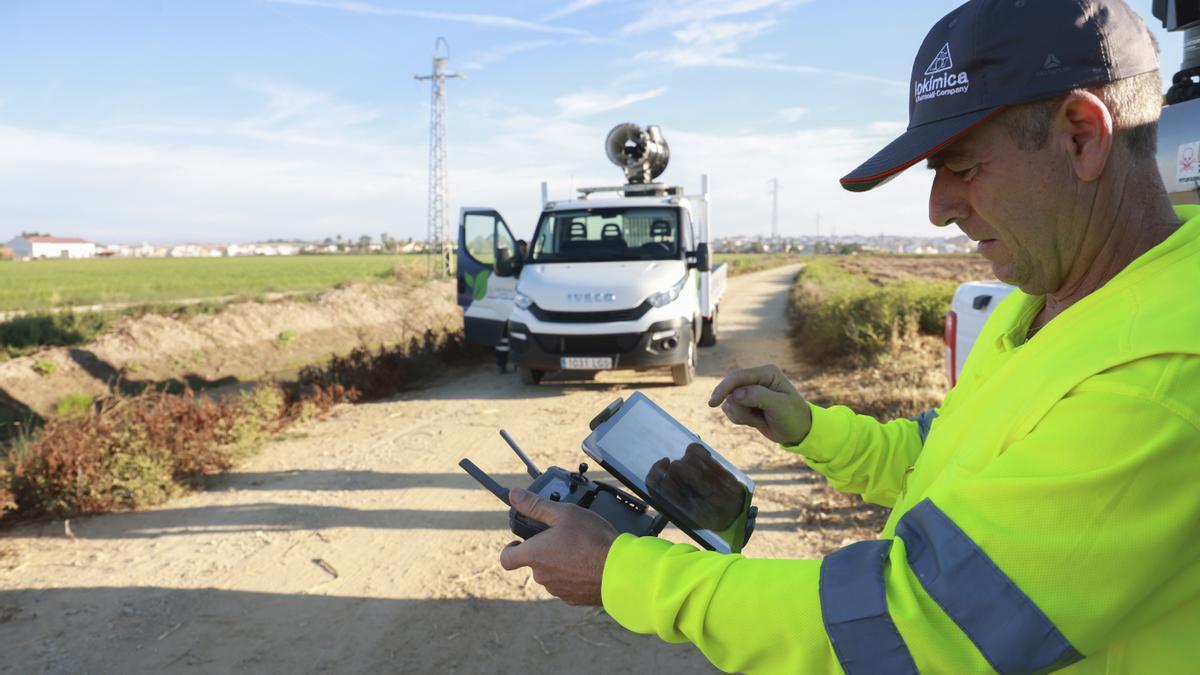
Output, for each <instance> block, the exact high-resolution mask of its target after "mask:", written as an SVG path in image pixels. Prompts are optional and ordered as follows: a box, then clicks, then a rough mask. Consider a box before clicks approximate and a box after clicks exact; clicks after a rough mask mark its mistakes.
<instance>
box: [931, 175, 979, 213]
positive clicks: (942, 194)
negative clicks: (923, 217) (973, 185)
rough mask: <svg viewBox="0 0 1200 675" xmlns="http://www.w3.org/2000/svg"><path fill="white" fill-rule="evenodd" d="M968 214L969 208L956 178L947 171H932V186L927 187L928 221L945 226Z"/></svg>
mask: <svg viewBox="0 0 1200 675" xmlns="http://www.w3.org/2000/svg"><path fill="white" fill-rule="evenodd" d="M956 183H959V184H956ZM970 215H971V209H970V207H969V205H968V204H967V200H966V198H965V196H964V195H963V187H962V185H961V183H960V182H959V181H958V180H957V178H956V177H955V176H954V175H953V174H951V173H950V172H949V171H941V170H939V171H937V172H936V173H934V176H933V187H931V188H930V189H929V222H931V223H933V224H934V225H936V226H938V227H945V226H947V225H952V224H954V223H956V222H959V221H963V220H966V219H967V217H968V216H970Z"/></svg>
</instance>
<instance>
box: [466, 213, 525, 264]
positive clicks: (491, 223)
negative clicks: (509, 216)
mask: <svg viewBox="0 0 1200 675" xmlns="http://www.w3.org/2000/svg"><path fill="white" fill-rule="evenodd" d="M463 230H464V236H463V239H464V240H465V241H466V246H467V255H470V256H471V257H472V258H474V259H475V261H476V262H478V263H480V264H483V265H487V266H489V267H491V266H492V265H494V264H496V217H495V216H492V215H488V214H483V213H468V214H467V215H466V217H465V218H464V219H463ZM514 248H515V247H514Z"/></svg>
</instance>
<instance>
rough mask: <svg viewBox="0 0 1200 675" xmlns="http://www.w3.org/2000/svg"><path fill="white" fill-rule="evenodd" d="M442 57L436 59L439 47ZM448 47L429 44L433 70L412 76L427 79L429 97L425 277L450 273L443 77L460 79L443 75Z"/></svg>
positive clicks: (443, 42)
mask: <svg viewBox="0 0 1200 675" xmlns="http://www.w3.org/2000/svg"><path fill="white" fill-rule="evenodd" d="M441 47H444V48H445V53H446V55H445V56H438V51H439V48H441ZM449 58H450V44H449V43H447V42H446V40H445V39H444V38H438V39H437V41H436V42H434V43H433V71H432V72H431V73H430V74H429V75H414V76H413V78H414V79H417V80H429V81H430V83H431V85H432V90H433V91H432V95H431V97H430V103H429V230H428V234H427V242H428V246H429V249H428V252H429V256H428V257H429V275H430V276H434V277H437V276H450V275H451V274H453V273H454V269H453V266H452V261H451V259H452V258H453V253H454V246H453V245H452V244H451V242H450V238H449V237H448V236H447V229H448V228H449V226H448V223H447V213H446V210H447V209H448V208H449V206H450V185H449V181H448V180H447V177H446V173H447V172H446V78H448V77H449V78H456V77H457V78H459V79H463V76H462V75H459V74H458V73H447V72H446V60H447V59H449Z"/></svg>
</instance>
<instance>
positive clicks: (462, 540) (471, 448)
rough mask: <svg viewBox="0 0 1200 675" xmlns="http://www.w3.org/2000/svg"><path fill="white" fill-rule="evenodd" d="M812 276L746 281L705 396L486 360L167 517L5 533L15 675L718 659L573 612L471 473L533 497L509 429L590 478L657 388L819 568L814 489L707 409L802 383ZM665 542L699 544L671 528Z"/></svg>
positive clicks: (252, 465) (809, 478)
mask: <svg viewBox="0 0 1200 675" xmlns="http://www.w3.org/2000/svg"><path fill="white" fill-rule="evenodd" d="M797 269H798V268H797V267H795V266H793V267H787V268H779V269H774V270H768V271H765V272H759V273H755V274H750V275H746V276H743V277H738V278H735V279H731V280H730V284H729V290H728V294H727V296H726V298H725V301H724V303H723V304H722V305H721V315H720V318H721V341H720V344H718V345H717V346H716V347H714V348H711V349H707V350H703V351H702V353H701V361H700V367H699V376H698V377H697V380H696V382H695V383H694V384H692V385H691V386H689V387H681V388H677V387H672V386H669V382H670V376H669V374H666V373H654V374H651V373H645V374H635V373H628V372H616V373H603V374H601V376H600V377H599V378H597V380H595V381H591V382H565V381H560V382H548V383H544V384H542V385H541V386H539V387H528V386H524V385H522V384H521V383H520V382H519V381H518V379H517V377H516V375H514V374H508V375H499V374H497V373H496V372H495V371H494V369H493V368H489V367H486V366H482V365H481V366H478V367H472V368H461V369H454V370H450V371H447V372H446V373H445V374H443V375H442V376H440V377H439V378H437V379H436V380H434V381H431V382H429V383H428V384H427V385H426V386H425V387H423V388H421V389H420V390H414V391H410V392H408V393H406V394H404V395H403V396H400V397H398V398H396V399H395V400H391V401H387V402H382V403H374V404H365V405H356V406H344V407H342V408H339V409H338V410H337V412H336V413H335V415H334V416H333V417H331V418H329V419H326V420H324V421H321V422H317V423H313V424H310V425H309V426H307V427H303V428H300V429H294V430H293V431H292V433H291V434H290V435H289V436H288V437H286V438H283V439H280V440H278V441H276V442H274V443H272V444H271V445H270V446H269V447H268V448H267V449H266V450H265V451H264V452H263V453H262V454H261V455H259V456H258V457H256V458H254V459H252V460H251V461H249V462H247V463H246V464H245V465H244V466H242V467H241V468H240V469H238V470H237V471H235V472H233V473H231V474H229V475H227V476H223V477H221V478H219V479H215V480H214V481H213V485H212V486H211V489H210V490H208V491H206V492H202V493H196V494H192V495H189V496H187V497H184V498H180V499H177V500H174V501H172V502H170V503H168V504H166V505H164V506H162V507H160V508H156V509H152V510H147V511H143V512H137V513H123V514H113V515H107V516H100V517H94V518H88V519H80V520H72V521H70V529H69V532H70V535H71V536H68V534H67V530H66V528H64V524H63V523H62V522H61V521H59V522H51V523H44V524H39V525H33V526H24V527H21V528H18V529H15V530H13V531H10V532H8V533H5V535H3V536H4V539H3V540H0V671H3V672H19V673H26V672H72V673H74V672H145V671H152V670H154V671H157V670H165V669H168V668H169V669H172V670H194V671H206V672H212V671H229V670H233V669H250V670H253V671H256V672H260V671H261V672H297V671H302V672H309V671H320V670H333V671H340V672H363V671H386V672H420V673H426V672H430V673H432V672H488V673H495V672H501V673H518V672H525V673H532V672H587V671H595V672H628V673H642V672H655V673H660V674H666V673H685V672H686V673H694V672H708V671H711V670H712V668H711V666H709V665H708V663H707V662H706V661H705V659H704V658H703V656H702V655H700V654H699V652H698V651H697V650H696V649H695V648H693V647H691V646H690V645H667V644H664V643H661V642H660V641H659V640H658V639H657V638H654V637H651V636H639V635H633V634H631V633H628V632H626V631H624V630H623V629H621V628H620V627H619V626H617V625H616V624H615V623H614V622H613V621H612V620H611V619H610V618H608V617H607V616H606V615H604V614H603V613H601V612H600V611H598V610H587V609H581V608H572V607H567V606H565V605H563V604H561V603H559V602H557V601H556V600H553V599H551V598H550V597H549V596H548V595H546V594H545V593H544V592H543V591H542V590H541V588H540V587H538V586H537V585H536V584H534V583H533V582H532V581H531V579H530V575H529V573H528V570H521V571H518V572H514V573H508V572H505V571H503V570H502V569H501V568H500V566H499V564H498V561H497V556H498V553H499V551H500V549H501V548H502V547H503V546H504V544H505V543H506V542H508V541H510V540H511V539H512V535H511V534H510V533H509V532H508V530H507V519H506V515H505V511H504V509H503V508H502V506H501V505H500V504H499V503H498V502H496V500H495V499H494V498H493V497H492V496H491V495H490V494H488V493H487V492H485V491H483V490H482V489H479V488H478V486H477V485H476V484H475V483H474V481H472V480H471V479H470V478H469V477H468V476H466V475H465V474H464V473H463V472H462V471H461V470H460V469H459V468H458V467H457V466H456V464H457V462H458V460H459V459H460V458H461V457H463V456H470V457H471V458H473V459H474V461H475V462H476V463H477V464H479V465H480V466H481V467H483V468H484V469H486V470H488V471H489V472H492V473H493V475H495V476H496V478H497V479H498V480H500V482H501V483H503V484H506V485H518V484H520V485H524V484H526V483H527V480H528V479H527V478H526V477H525V476H524V474H522V473H521V472H520V469H521V465H520V463H519V462H518V460H517V458H516V457H515V456H513V455H512V453H511V452H510V451H509V450H508V449H507V447H506V446H505V445H504V443H503V441H502V440H501V439H500V437H499V436H498V435H497V429H499V428H501V427H503V428H507V429H508V430H509V431H510V432H511V433H512V434H513V435H514V436H515V437H516V439H517V440H518V441H519V442H521V443H522V445H523V447H524V448H525V449H526V451H527V452H528V453H529V454H530V455H531V456H532V457H533V459H534V461H536V462H538V463H539V464H541V465H542V466H546V465H551V464H557V465H559V466H564V467H574V466H575V465H576V464H577V463H578V462H580V461H583V460H584V459H585V457H584V456H583V454H582V452H581V450H580V449H579V444H580V441H581V440H582V438H583V437H584V436H585V435H586V431H587V420H588V419H590V417H591V416H592V415H593V414H594V413H595V412H596V411H598V410H600V409H601V408H602V407H603V406H604V405H606V404H607V403H609V402H610V401H611V400H613V399H614V398H615V397H617V396H621V395H627V394H628V393H629V392H630V391H632V390H634V389H642V390H644V391H646V392H647V393H648V394H649V395H650V396H651V397H653V398H654V399H655V400H657V401H658V402H659V403H660V404H661V405H663V406H664V407H665V408H666V409H667V410H668V411H670V412H672V413H673V414H674V415H675V416H676V417H678V418H679V419H680V420H681V421H683V422H684V423H685V424H687V425H689V426H690V427H691V428H692V429H693V430H695V431H696V432H698V433H699V434H700V435H701V436H703V437H704V438H705V439H706V440H708V441H709V442H710V443H711V444H712V445H713V446H714V447H716V448H718V449H720V450H721V451H723V452H724V453H725V454H726V455H727V456H728V457H729V458H730V459H731V460H733V461H734V462H735V463H737V464H738V465H740V466H741V467H743V468H745V469H746V470H747V471H748V473H750V474H751V476H752V477H753V478H754V479H755V480H756V481H757V482H758V486H759V487H758V493H757V495H756V500H755V501H756V503H757V504H758V506H759V508H760V509H761V515H760V520H759V531H758V532H757V533H756V534H755V536H754V538H753V539H752V540H751V543H750V546H749V547H748V549H747V551H746V553H747V554H748V555H750V556H756V557H757V556H762V557H803V556H814V555H816V554H817V551H818V550H820V549H819V547H820V545H821V544H822V542H826V541H828V539H829V538H830V537H834V538H840V537H842V536H843V535H845V536H851V535H853V534H854V533H852V532H848V531H847V532H844V533H843V532H838V531H832V532H831V531H828V530H827V531H825V532H814V531H810V530H808V529H806V528H805V527H804V526H803V525H802V524H800V522H801V518H802V515H801V514H802V508H801V507H802V505H803V504H804V503H805V500H806V498H807V497H808V496H810V495H811V494H812V493H813V491H814V490H815V489H817V488H816V487H815V483H814V480H815V479H814V477H813V474H811V473H810V472H808V471H805V470H803V469H801V468H799V467H798V466H797V462H796V459H795V458H793V457H790V456H788V455H787V454H786V453H784V452H782V451H781V450H778V449H777V448H775V447H774V446H772V445H771V444H770V443H768V442H767V441H765V440H763V439H762V438H761V437H759V436H757V434H756V433H755V432H752V431H749V430H747V429H743V428H737V427H734V426H733V425H732V424H730V423H729V422H727V421H726V420H725V419H724V418H723V417H722V416H721V415H720V413H719V412H718V411H715V410H712V409H709V408H708V407H707V406H706V405H705V400H706V399H707V396H708V392H709V391H711V389H712V387H713V385H714V384H715V383H716V382H717V381H718V379H719V378H720V376H721V375H722V374H723V373H725V372H727V371H729V370H731V369H734V368H737V367H742V366H749V365H755V364H758V363H761V362H764V361H776V362H780V363H781V365H784V366H785V368H787V367H788V366H789V365H790V359H791V352H790V347H789V345H788V342H787V341H786V338H785V334H786V328H785V322H784V317H783V306H784V302H785V299H786V294H787V290H788V288H789V287H790V284H791V280H792V278H793V277H794V275H795V273H796V271H797ZM664 536H666V537H668V538H671V539H674V540H678V541H684V540H685V539H684V538H683V537H682V535H681V534H680V533H679V532H678V531H675V530H673V529H670V528H669V529H668V531H667V532H666V533H664Z"/></svg>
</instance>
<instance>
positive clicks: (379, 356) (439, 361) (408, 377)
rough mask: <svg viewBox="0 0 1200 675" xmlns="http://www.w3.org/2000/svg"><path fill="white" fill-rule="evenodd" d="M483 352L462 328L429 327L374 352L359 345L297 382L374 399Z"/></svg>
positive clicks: (307, 372)
mask: <svg viewBox="0 0 1200 675" xmlns="http://www.w3.org/2000/svg"><path fill="white" fill-rule="evenodd" d="M484 353H485V350H483V349H482V348H480V347H478V346H476V345H470V344H468V343H467V342H466V339H465V336H464V335H463V333H462V332H461V331H458V332H445V333H437V332H434V331H432V330H430V331H426V332H425V334H424V335H423V336H422V337H420V338H418V337H416V336H414V337H413V338H412V339H411V340H410V341H409V343H408V344H407V345H397V346H394V347H390V348H385V347H382V346H381V347H379V348H378V349H376V350H374V351H373V350H371V349H369V348H367V347H360V348H358V349H355V350H354V351H353V352H351V353H350V354H349V355H347V356H335V357H334V358H332V359H330V360H329V361H328V362H327V363H325V364H323V365H320V366H308V367H306V368H304V369H303V370H301V371H300V382H301V383H302V384H305V385H309V386H317V387H326V388H327V387H332V386H337V385H340V386H342V387H344V388H345V389H347V390H353V391H355V392H357V393H358V395H359V396H360V398H361V399H362V400H368V401H373V400H379V399H382V398H387V397H388V396H393V395H395V394H396V393H397V392H399V391H401V390H402V389H404V388H405V387H408V386H410V385H411V384H413V383H414V382H415V381H417V380H419V379H420V378H423V377H427V376H429V375H430V374H432V373H433V372H435V371H436V370H437V369H438V368H440V367H442V366H443V365H445V364H454V363H463V362H466V361H467V360H469V359H472V358H477V357H478V356H480V355H483V354H484Z"/></svg>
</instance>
